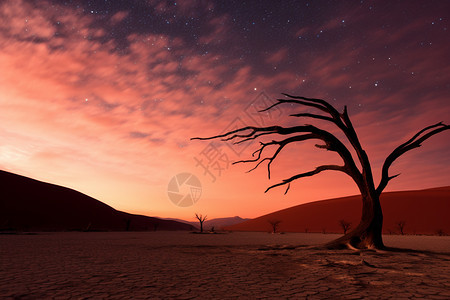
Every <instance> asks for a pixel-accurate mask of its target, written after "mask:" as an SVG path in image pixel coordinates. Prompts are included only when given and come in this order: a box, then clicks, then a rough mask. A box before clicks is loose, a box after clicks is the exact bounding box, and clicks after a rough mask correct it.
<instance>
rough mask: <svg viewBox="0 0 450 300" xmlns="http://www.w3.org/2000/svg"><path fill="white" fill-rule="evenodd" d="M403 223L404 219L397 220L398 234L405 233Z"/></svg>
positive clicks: (404, 223)
mask: <svg viewBox="0 0 450 300" xmlns="http://www.w3.org/2000/svg"><path fill="white" fill-rule="evenodd" d="M405 225H406V222H405V221H399V222H397V226H398V229H399V230H400V234H401V235H404V234H405V231H404V228H405Z"/></svg>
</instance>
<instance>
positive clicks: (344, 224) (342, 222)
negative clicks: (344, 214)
mask: <svg viewBox="0 0 450 300" xmlns="http://www.w3.org/2000/svg"><path fill="white" fill-rule="evenodd" d="M339 225H341V227H342V229H343V230H344V234H347V231H348V230H349V229H350V226H352V223H350V222H347V221H345V220H340V221H339Z"/></svg>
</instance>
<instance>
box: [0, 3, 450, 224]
mask: <svg viewBox="0 0 450 300" xmlns="http://www.w3.org/2000/svg"><path fill="white" fill-rule="evenodd" d="M158 3H159V2H157V1H149V4H148V5H149V6H150V7H152V9H153V8H155V7H158V9H165V10H164V11H167V12H168V14H169V12H170V14H174V15H177V17H178V18H183V17H186V18H191V17H192V16H193V17H195V18H199V17H198V15H196V14H197V13H198V14H201V13H200V12H197V10H198V9H199V8H198V7H196V8H195V9H196V10H193V9H190V5H192V6H194V4H195V3H194V2H192V1H183V4H182V5H181V4H180V5H179V7H178V8H176V11H173V12H172V10H175V8H169V7H164V4H162V2H161V3H159V4H158ZM212 3H214V2H211V5H213V4H212ZM280 5H282V4H280ZM440 5H443V6H448V4H443V3H441V4H440ZM161 7H162V8H161ZM134 9H136V8H129V9H126V7H124V8H121V9H116V11H114V12H109V15H107V16H106V17H105V16H103V17H102V18H100V16H99V14H100V13H101V12H99V14H96V13H90V12H89V11H88V12H86V11H84V10H82V9H81V8H74V7H70V6H64V5H58V4H55V5H54V6H51V8H50V4H49V3H47V1H42V4H40V5H37V4H34V3H33V2H30V1H5V2H2V3H0V29H1V30H0V66H1V71H0V120H1V122H0V136H1V137H2V143H1V144H0V169H2V170H5V171H10V172H13V173H17V174H21V175H24V176H29V177H32V178H35V179H38V180H42V181H47V182H51V183H54V184H59V185H63V186H66V187H70V188H73V189H76V190H78V191H80V192H83V193H85V194H88V195H89V196H92V197H94V198H96V199H98V200H100V201H102V202H105V203H107V204H109V205H111V206H113V207H114V208H116V209H119V210H124V211H127V212H132V213H139V214H145V215H150V216H159V217H167V218H168V217H172V218H182V219H193V217H194V213H195V212H199V213H202V214H206V215H208V217H209V218H216V217H231V216H237V215H238V216H240V217H243V218H253V217H257V216H260V215H263V214H266V213H270V212H273V211H276V210H279V209H283V208H287V207H290V206H294V205H298V204H302V203H305V202H310V201H315V200H322V199H327V198H334V197H340V196H347V195H354V194H357V193H358V190H357V188H356V186H355V184H354V183H353V182H352V181H351V180H350V179H349V178H347V177H345V175H343V174H342V173H335V172H328V173H324V174H321V175H318V176H315V177H313V178H305V179H303V180H301V181H297V182H294V183H293V184H292V186H291V189H290V191H289V193H288V194H287V195H283V193H284V191H285V188H276V189H273V190H271V191H269V192H268V193H264V191H265V189H266V188H267V187H268V186H270V185H272V184H275V183H277V182H278V181H280V180H282V179H283V178H287V177H289V176H292V175H293V174H296V173H299V172H304V171H308V170H310V169H311V168H314V167H315V166H316V165H318V164H319V163H321V162H325V163H330V162H331V163H339V159H338V158H337V157H336V156H334V155H333V154H330V153H326V152H324V151H322V150H318V149H316V148H314V146H313V145H314V143H307V144H305V145H301V146H300V145H299V146H294V147H292V148H291V149H290V150H287V151H286V153H284V155H281V156H280V158H279V159H278V161H275V162H274V164H273V169H272V174H273V178H272V179H271V180H268V179H267V171H266V165H264V164H263V165H261V167H260V168H258V169H256V170H255V171H253V172H251V173H246V171H247V170H249V169H250V168H252V167H253V165H250V164H238V165H231V164H229V165H227V166H226V164H227V163H226V162H225V161H222V165H221V168H222V169H221V170H220V171H219V170H218V169H217V168H212V169H210V171H211V172H212V174H213V175H214V177H215V179H214V178H213V177H212V175H211V173H208V172H205V170H204V169H202V167H201V166H200V165H199V163H198V162H197V161H196V159H200V158H201V157H202V155H203V154H202V151H204V150H205V148H206V147H208V145H210V142H209V141H197V140H194V141H191V140H190V138H191V137H197V136H203V137H204V136H211V135H216V134H219V133H222V132H224V130H226V129H227V128H228V129H229V128H232V127H230V126H233V125H234V124H235V123H234V121H235V120H236V118H238V123H236V124H238V125H239V124H241V125H242V124H247V125H254V124H255V122H256V123H260V124H262V123H264V124H263V125H267V124H278V123H280V124H292V122H294V121H295V122H301V120H298V119H292V117H289V116H288V115H289V114H290V113H291V112H292V111H295V112H298V111H297V110H296V109H295V108H292V107H290V106H285V107H282V108H281V111H280V112H278V113H276V112H274V113H273V114H272V115H270V116H267V115H263V117H262V119H260V117H259V116H257V115H255V114H253V112H254V108H253V107H252V106H249V105H251V103H253V104H254V106H257V107H258V106H260V105H262V104H264V103H263V102H264V101H266V102H265V103H267V101H274V99H275V98H276V97H280V93H282V92H286V93H290V94H295V95H302V96H308V97H320V98H324V99H325V100H328V101H330V102H331V103H332V104H333V105H335V106H336V107H337V108H338V109H339V110H341V109H343V107H344V105H348V110H349V114H350V117H351V118H352V121H353V122H354V125H355V128H356V130H357V132H358V134H359V136H360V139H361V142H362V144H363V147H364V148H365V150H366V151H367V153H368V154H369V158H370V159H371V162H372V166H373V169H374V173H375V177H376V180H379V172H380V168H381V165H382V163H383V160H384V158H385V157H386V156H387V155H388V154H389V153H390V151H392V150H393V149H394V148H395V147H396V146H397V145H399V144H400V143H401V142H403V141H405V140H406V139H409V138H410V137H411V136H412V135H413V134H414V133H416V132H417V131H418V130H419V129H421V128H423V127H425V126H428V125H431V124H434V123H436V122H439V121H443V122H445V123H448V122H450V119H449V116H450V105H449V99H450V85H449V82H450V77H449V76H450V75H449V74H450V63H449V57H448V53H450V43H449V39H448V30H447V28H448V25H449V24H448V23H449V20H448V18H444V17H440V15H439V14H440V13H442V12H445V11H446V10H445V9H443V8H440V7H432V5H428V6H427V8H426V9H425V10H424V11H423V12H422V14H419V13H420V12H419V11H418V10H415V9H413V8H411V11H410V13H411V14H412V15H414V16H416V17H415V18H410V19H409V20H408V21H407V22H406V21H402V20H401V18H400V19H396V18H397V16H398V15H401V10H402V8H400V7H391V8H389V11H387V10H388V8H384V9H386V10H385V11H383V9H381V8H380V11H377V12H371V13H370V14H369V12H368V11H367V9H366V8H365V7H362V6H355V7H354V8H352V9H349V8H346V7H344V5H343V6H342V7H341V6H338V7H336V8H335V11H337V12H338V13H337V15H338V16H334V17H333V18H331V17H330V18H328V19H326V18H323V16H322V18H321V22H319V23H313V22H311V23H308V22H303V23H302V22H300V21H298V23H295V22H294V23H295V24H293V25H289V26H290V27H287V29H286V36H285V40H287V41H289V43H287V44H276V43H275V38H276V37H273V36H270V35H268V36H265V38H266V39H267V41H260V42H261V43H260V44H264V46H262V45H260V44H258V41H257V40H253V42H252V43H250V46H247V42H246V41H245V40H240V35H239V33H238V32H237V29H236V28H235V27H234V26H237V25H236V24H235V23H234V22H233V16H232V15H231V13H230V12H229V11H227V9H225V8H223V7H222V8H220V9H219V7H218V8H217V9H216V10H213V13H212V12H211V7H205V8H204V9H205V12H203V13H205V16H203V17H202V18H203V19H202V20H203V21H202V22H204V23H202V24H203V26H205V28H204V29H203V30H201V32H200V33H199V34H198V36H197V38H198V42H197V44H196V43H193V42H192V40H190V39H189V36H188V34H186V33H183V34H182V33H179V32H176V33H174V32H175V29H174V31H171V30H162V29H161V30H156V29H155V30H150V29H147V30H144V29H142V28H140V29H139V30H138V29H136V28H134V29H133V27H130V28H131V29H130V28H129V27H126V26H128V25H125V23H124V22H126V21H127V20H129V19H128V18H131V19H130V20H131V21H130V22H132V21H133V19H132V17H133V10H134ZM230 9H231V8H230ZM152 11H153V12H154V13H155V14H156V11H157V10H156V8H155V10H152ZM208 11H209V13H207V12H208ZM362 11H364V14H363V13H362ZM447 11H448V10H447ZM311 13H312V14H313V12H311ZM446 14H447V15H448V13H446ZM161 15H162V13H161V14H160V15H158V16H159V17H161ZM380 15H383V18H384V19H383V20H379V16H380ZM158 16H156V15H155V17H158ZM311 18H312V19H313V18H314V16H311ZM344 20H345V22H344ZM167 22H169V21H167ZM377 22H386V24H387V23H389V24H391V25H390V27H389V28H388V29H384V28H383V27H382V26H381V24H382V23H377ZM169 23H170V22H169ZM127 24H128V23H127ZM344 25H345V26H344ZM121 26H122V27H121ZM129 26H131V25H129ZM206 27H207V28H206ZM164 28H165V27H164ZM119 29H123V32H122V33H121V40H120V41H119V40H118V39H115V38H113V37H111V36H110V35H109V34H111V31H112V30H116V31H118V30H119ZM356 29H358V33H357V34H355V33H353V32H354V30H356ZM254 30H255V32H258V31H257V29H254ZM261 30H262V29H261ZM259 33H260V34H262V33H261V32H259ZM336 33H339V34H341V35H342V38H340V39H333V38H332V36H334V35H335V34H336ZM327 34H329V35H330V36H327ZM362 36H364V39H363V38H362ZM242 38H243V37H242ZM305 38H307V42H305V43H306V44H302V43H303V40H304V39H305ZM321 38H322V39H324V40H320V39H321ZM271 39H274V40H273V41H272V40H271ZM327 39H329V40H327ZM424 43H425V44H424ZM122 44H126V47H125V48H124V49H122V50H123V51H119V50H120V49H119V48H120V47H119V46H120V45H122ZM272 44H273V45H272ZM227 45H230V47H229V49H228V48H227ZM244 46H245V47H250V48H249V49H250V51H251V52H250V54H248V53H247V52H248V51H247V52H245V51H243V53H247V54H246V55H247V56H246V57H247V58H245V59H242V55H241V53H238V52H239V51H240V50H236V49H241V48H242V47H244ZM240 47H241V48H240ZM305 47H306V48H305ZM308 47H310V48H308ZM311 47H312V48H311ZM260 48H264V51H260V52H258V49H260ZM118 49H119V50H118ZM200 49H202V51H200ZM204 49H208V50H207V51H206V50H204ZM252 51H253V52H252ZM252 56H255V57H257V58H259V60H258V61H257V62H255V61H253V60H252ZM265 95H267V96H269V98H270V99H266V98H265ZM308 121H309V120H308ZM308 121H306V123H308ZM261 122H262V123H261ZM214 146H215V147H219V149H220V151H221V154H220V155H224V156H223V159H226V160H227V161H228V160H229V162H232V161H236V160H242V159H245V158H248V157H250V155H251V153H252V152H253V151H254V150H256V149H257V144H253V145H251V146H249V148H247V149H245V150H244V151H243V153H241V154H239V155H238V154H236V153H235V152H234V151H233V149H232V148H230V147H228V145H225V144H224V143H220V142H215V143H214ZM234 149H235V150H236V151H238V150H239V149H240V148H234ZM182 172H189V173H192V174H194V175H196V176H197V177H198V178H199V179H200V181H201V183H202V196H201V198H200V199H199V200H198V202H197V203H196V204H195V205H193V206H190V207H186V208H182V207H178V206H176V205H174V204H173V203H172V202H171V201H170V200H169V198H168V195H167V185H168V183H169V181H170V179H171V178H172V177H173V176H175V175H177V174H178V173H182ZM391 172H392V174H395V173H401V174H402V175H401V176H400V177H398V178H396V179H395V180H393V181H392V182H391V183H390V184H389V186H388V188H387V190H388V191H393V190H410V189H423V188H431V187H437V186H448V185H449V184H450V175H449V174H450V138H449V134H448V133H447V132H445V133H442V134H440V135H437V136H435V137H433V138H431V139H430V140H429V141H426V142H425V143H424V145H423V147H421V148H420V149H418V150H413V151H411V152H408V153H407V154H405V155H404V156H402V157H401V158H400V159H399V160H398V161H397V162H396V163H395V164H394V166H393V168H392V170H391Z"/></svg>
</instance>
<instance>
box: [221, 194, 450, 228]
mask: <svg viewBox="0 0 450 300" xmlns="http://www.w3.org/2000/svg"><path fill="white" fill-rule="evenodd" d="M381 206H382V209H383V215H384V225H383V232H384V233H400V229H399V226H398V225H397V223H398V222H400V221H404V222H405V226H404V229H403V230H404V233H405V234H437V233H438V231H441V233H442V232H443V233H445V234H450V217H449V213H450V187H442V188H434V189H427V190H419V191H404V192H388V193H383V194H382V196H381ZM360 218H361V198H360V196H350V197H344V198H337V199H331V200H323V201H317V202H311V203H306V204H302V205H298V206H294V207H291V208H287V209H283V210H280V211H277V212H274V213H270V214H267V215H264V216H261V217H258V218H255V219H252V220H249V221H246V222H243V223H240V224H236V225H232V226H228V227H226V229H227V230H233V231H271V225H270V224H269V221H271V220H279V221H281V223H280V224H279V227H278V231H280V232H305V231H308V232H327V233H342V232H343V230H342V228H341V226H340V225H339V221H340V220H346V221H348V222H351V224H352V226H356V225H357V224H358V223H359V219H360Z"/></svg>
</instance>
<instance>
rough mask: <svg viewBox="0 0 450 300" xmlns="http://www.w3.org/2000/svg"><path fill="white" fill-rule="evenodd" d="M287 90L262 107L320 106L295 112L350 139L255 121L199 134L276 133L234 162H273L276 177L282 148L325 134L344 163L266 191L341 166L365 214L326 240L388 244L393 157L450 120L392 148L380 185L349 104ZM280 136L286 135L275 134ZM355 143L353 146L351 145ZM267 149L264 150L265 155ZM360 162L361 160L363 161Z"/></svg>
mask: <svg viewBox="0 0 450 300" xmlns="http://www.w3.org/2000/svg"><path fill="white" fill-rule="evenodd" d="M283 95H284V96H286V98H284V99H278V100H277V102H276V103H275V104H273V105H271V106H269V107H268V108H266V109H264V110H262V111H261V112H263V111H268V110H270V109H272V108H274V107H275V106H278V105H282V104H289V105H291V106H293V107H295V106H302V107H307V108H311V109H313V110H316V111H317V113H310V112H307V113H304V112H303V113H295V114H291V115H290V116H293V117H297V118H306V119H316V120H321V121H323V122H327V123H329V124H332V125H334V126H335V127H336V128H337V129H339V130H340V131H342V133H343V134H344V135H345V137H346V140H347V141H348V143H349V144H350V145H348V146H346V144H344V142H343V141H341V140H340V139H339V138H337V136H336V135H334V134H333V133H331V132H329V131H327V130H323V129H320V128H318V127H317V126H314V125H308V124H304V125H299V126H293V127H282V126H268V127H255V126H246V127H242V128H239V129H236V130H232V131H229V132H226V133H224V134H220V135H216V136H212V137H206V138H198V137H197V138H193V139H198V140H209V139H215V138H221V139H222V140H223V141H234V142H235V143H236V144H240V143H245V142H251V141H254V140H257V139H259V138H264V137H272V138H274V139H273V140H272V141H270V142H262V141H261V142H260V148H259V149H257V150H256V151H255V152H253V155H252V158H251V159H248V160H241V161H237V162H234V163H251V162H254V163H256V165H255V166H254V167H253V168H252V169H251V170H249V172H250V171H252V170H254V169H256V168H257V167H258V166H259V165H261V163H263V162H268V163H267V169H268V176H269V179H270V166H271V164H272V163H273V162H274V161H275V159H276V158H277V156H278V155H279V154H280V153H281V151H282V150H283V149H284V148H285V147H286V146H288V145H290V144H292V143H297V142H304V141H308V140H319V142H320V143H319V144H316V147H317V148H319V149H325V150H328V151H333V152H336V153H337V154H338V155H339V156H340V158H341V159H342V161H343V164H342V165H321V166H318V167H316V168H315V169H314V170H311V171H308V172H303V173H299V174H296V175H294V176H292V177H290V178H287V179H284V180H283V181H282V182H279V183H276V184H274V185H272V186H269V187H268V188H267V190H266V192H267V191H268V190H270V189H272V188H275V187H279V186H286V191H285V193H287V192H288V190H289V188H290V183H291V182H293V181H294V180H297V179H300V178H303V177H308V176H313V175H316V174H319V173H321V172H323V171H339V172H343V173H345V174H347V175H348V176H350V177H351V178H352V179H353V181H354V182H355V183H356V185H357V186H358V189H359V191H360V193H361V198H362V215H361V220H360V222H359V224H358V226H356V227H355V228H354V229H353V230H351V231H350V232H348V233H347V234H345V235H344V236H342V237H341V238H339V239H337V240H335V241H333V242H330V243H328V244H326V246H327V247H329V248H342V247H351V248H353V247H356V248H380V249H381V248H384V244H383V239H382V236H381V230H382V226H383V213H382V210H381V205H380V194H381V192H382V191H383V190H384V189H385V187H386V186H387V184H388V182H389V181H390V180H392V179H393V178H395V177H397V176H398V175H399V174H397V175H389V168H390V166H391V165H392V163H393V162H394V161H395V160H397V159H398V158H399V157H400V156H401V155H403V154H405V153H406V152H407V151H410V150H412V149H415V148H418V147H420V146H421V144H422V142H424V141H425V140H427V139H428V138H430V137H431V136H434V135H435V134H438V133H440V132H442V131H444V130H447V129H450V126H448V125H445V124H443V123H442V122H440V123H437V124H434V125H431V126H428V127H425V128H423V129H422V130H419V131H418V132H417V133H416V134H415V135H413V136H412V137H411V138H410V139H409V140H407V141H406V142H404V143H403V144H401V145H400V146H398V147H397V148H395V149H394V151H392V153H391V154H389V156H388V157H387V158H386V160H385V161H384V164H383V166H382V169H381V180H380V183H379V184H378V186H375V182H374V178H373V175H372V168H371V165H370V162H369V158H368V156H367V154H366V152H365V151H364V149H363V148H362V146H361V144H360V141H359V138H358V136H357V134H356V131H355V129H354V127H353V124H352V122H351V121H350V118H349V116H348V113H347V107H344V110H343V112H342V113H340V112H339V111H338V110H337V109H336V108H335V107H333V106H332V105H331V104H329V103H328V102H326V101H324V100H322V99H314V98H305V97H298V96H290V95H288V94H283ZM275 137H278V138H280V139H278V140H275ZM271 146H273V147H275V151H274V153H273V154H272V156H270V155H269V156H266V154H265V153H266V151H265V150H266V149H268V148H269V147H271ZM350 146H351V147H350ZM351 151H354V154H356V157H357V159H354V157H353V155H352V152H351ZM263 152H264V155H263ZM357 163H358V164H357Z"/></svg>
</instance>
